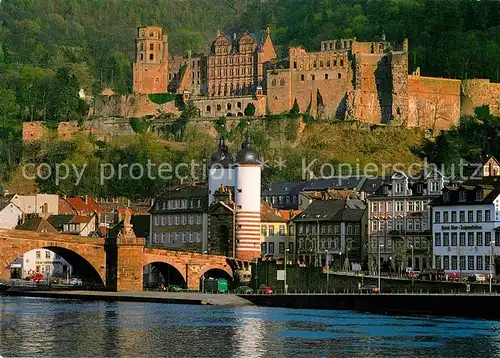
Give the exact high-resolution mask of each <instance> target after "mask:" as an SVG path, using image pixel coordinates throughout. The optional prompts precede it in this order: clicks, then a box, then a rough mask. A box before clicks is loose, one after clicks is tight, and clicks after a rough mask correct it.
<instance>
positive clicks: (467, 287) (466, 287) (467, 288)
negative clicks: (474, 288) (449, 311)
mask: <svg viewBox="0 0 500 358" xmlns="http://www.w3.org/2000/svg"><path fill="white" fill-rule="evenodd" d="M465 290H466V291H467V293H470V283H468V284H467V285H465Z"/></svg>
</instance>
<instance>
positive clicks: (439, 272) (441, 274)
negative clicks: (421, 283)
mask: <svg viewBox="0 0 500 358" xmlns="http://www.w3.org/2000/svg"><path fill="white" fill-rule="evenodd" d="M445 277H446V273H445V271H444V270H443V269H423V270H422V272H420V274H419V275H418V277H417V279H418V280H426V281H444V279H445Z"/></svg>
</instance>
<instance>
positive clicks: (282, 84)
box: [280, 78, 285, 87]
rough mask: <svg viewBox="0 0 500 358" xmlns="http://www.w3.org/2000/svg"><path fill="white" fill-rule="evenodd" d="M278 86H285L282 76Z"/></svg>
mask: <svg viewBox="0 0 500 358" xmlns="http://www.w3.org/2000/svg"><path fill="white" fill-rule="evenodd" d="M280 86H281V87H284V86H285V80H284V79H283V78H282V79H281V80H280Z"/></svg>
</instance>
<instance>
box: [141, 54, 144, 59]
mask: <svg viewBox="0 0 500 358" xmlns="http://www.w3.org/2000/svg"><path fill="white" fill-rule="evenodd" d="M142 60H144V54H143V53H141V61H142Z"/></svg>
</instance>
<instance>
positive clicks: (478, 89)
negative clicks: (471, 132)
mask: <svg viewBox="0 0 500 358" xmlns="http://www.w3.org/2000/svg"><path fill="white" fill-rule="evenodd" d="M461 92H462V103H461V115H463V116H471V115H473V114H474V108H476V107H481V106H484V105H489V107H490V112H491V113H492V114H494V115H497V116H500V83H491V82H490V80H488V79H473V80H464V81H462V83H461Z"/></svg>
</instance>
